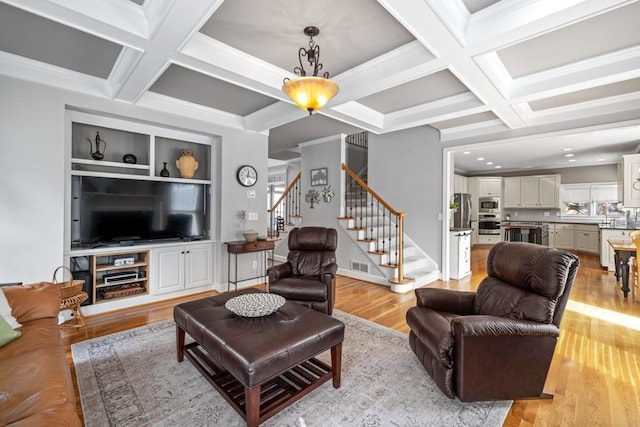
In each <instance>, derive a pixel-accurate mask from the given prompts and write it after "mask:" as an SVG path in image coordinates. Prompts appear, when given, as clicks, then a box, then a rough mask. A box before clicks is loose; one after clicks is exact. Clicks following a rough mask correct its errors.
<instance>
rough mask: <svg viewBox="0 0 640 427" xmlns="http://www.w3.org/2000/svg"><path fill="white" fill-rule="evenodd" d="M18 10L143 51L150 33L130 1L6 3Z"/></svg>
mask: <svg viewBox="0 0 640 427" xmlns="http://www.w3.org/2000/svg"><path fill="white" fill-rule="evenodd" d="M3 1H4V2H5V3H7V4H10V5H11V6H14V7H16V8H18V9H22V10H25V11H27V12H30V13H33V14H34V15H38V16H42V17H43V18H47V19H50V20H52V21H55V22H58V23H60V24H63V25H66V26H69V27H71V28H75V29H77V30H80V31H82V32H85V33H88V34H93V35H94V36H96V37H100V38H102V39H106V40H109V41H111V42H113V43H116V44H119V45H122V46H128V47H133V48H138V49H140V48H144V46H145V45H146V41H147V35H148V33H149V27H148V22H147V18H146V16H145V15H144V13H143V11H142V9H141V8H140V7H139V6H137V5H136V4H135V3H132V2H129V1H123V2H118V3H117V4H116V3H115V2H105V1H102V0H3Z"/></svg>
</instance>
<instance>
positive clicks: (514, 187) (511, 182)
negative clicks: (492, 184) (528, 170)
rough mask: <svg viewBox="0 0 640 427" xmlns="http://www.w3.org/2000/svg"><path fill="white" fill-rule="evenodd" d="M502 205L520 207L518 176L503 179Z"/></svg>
mask: <svg viewBox="0 0 640 427" xmlns="http://www.w3.org/2000/svg"><path fill="white" fill-rule="evenodd" d="M504 207H505V208H519V207H520V178H505V179H504Z"/></svg>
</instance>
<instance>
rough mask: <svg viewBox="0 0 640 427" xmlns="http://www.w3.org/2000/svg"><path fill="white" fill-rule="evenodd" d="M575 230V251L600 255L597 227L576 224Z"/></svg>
mask: <svg viewBox="0 0 640 427" xmlns="http://www.w3.org/2000/svg"><path fill="white" fill-rule="evenodd" d="M575 230H576V231H575V245H576V246H575V248H576V250H578V251H581V252H589V253H593V254H597V253H600V230H599V228H598V226H597V225H588V224H584V225H582V224H577V225H576V226H575Z"/></svg>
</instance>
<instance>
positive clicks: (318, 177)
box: [311, 168, 328, 187]
mask: <svg viewBox="0 0 640 427" xmlns="http://www.w3.org/2000/svg"><path fill="white" fill-rule="evenodd" d="M327 184H328V182H327V168H319V169H311V186H312V187H316V186H318V185H327Z"/></svg>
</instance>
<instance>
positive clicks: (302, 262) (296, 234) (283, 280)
mask: <svg viewBox="0 0 640 427" xmlns="http://www.w3.org/2000/svg"><path fill="white" fill-rule="evenodd" d="M337 245H338V233H337V231H336V230H335V229H334V228H325V227H300V228H294V229H293V230H291V232H290V233H289V254H288V255H287V262H285V263H283V264H278V265H274V266H273V267H269V268H268V269H267V274H268V275H269V292H272V293H274V294H277V295H280V296H283V297H284V298H285V299H287V300H288V301H292V302H296V303H299V304H303V305H305V306H307V307H310V308H313V309H314V310H317V311H321V312H323V313H327V314H329V315H331V313H332V312H333V305H334V299H335V289H336V271H337V270H338V265H337V264H336V252H335V251H336V247H337Z"/></svg>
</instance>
